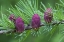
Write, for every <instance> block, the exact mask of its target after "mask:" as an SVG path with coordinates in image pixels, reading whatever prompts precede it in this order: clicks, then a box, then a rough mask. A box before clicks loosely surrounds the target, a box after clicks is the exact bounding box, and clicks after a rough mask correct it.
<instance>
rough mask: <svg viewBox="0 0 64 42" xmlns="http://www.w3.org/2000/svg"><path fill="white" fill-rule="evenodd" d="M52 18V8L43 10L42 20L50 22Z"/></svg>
mask: <svg viewBox="0 0 64 42" xmlns="http://www.w3.org/2000/svg"><path fill="white" fill-rule="evenodd" d="M52 19H53V14H52V9H51V8H47V9H46V11H45V12H44V20H45V22H46V23H51V22H52Z"/></svg>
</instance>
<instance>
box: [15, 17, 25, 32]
mask: <svg viewBox="0 0 64 42" xmlns="http://www.w3.org/2000/svg"><path fill="white" fill-rule="evenodd" d="M15 26H16V31H17V32H19V33H20V32H23V31H24V22H23V20H22V18H20V17H18V18H17V19H16V21H15Z"/></svg>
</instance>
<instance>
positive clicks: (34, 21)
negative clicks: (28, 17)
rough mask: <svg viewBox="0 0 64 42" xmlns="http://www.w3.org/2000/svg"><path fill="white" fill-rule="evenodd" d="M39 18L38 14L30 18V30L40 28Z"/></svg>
mask: <svg viewBox="0 0 64 42" xmlns="http://www.w3.org/2000/svg"><path fill="white" fill-rule="evenodd" d="M40 22H41V21H40V17H39V15H38V14H34V15H33V17H32V24H31V25H32V28H34V29H38V28H39V27H40Z"/></svg>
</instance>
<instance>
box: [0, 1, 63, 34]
mask: <svg viewBox="0 0 64 42" xmlns="http://www.w3.org/2000/svg"><path fill="white" fill-rule="evenodd" d="M60 2H61V3H62V4H58V3H57V4H56V7H54V8H53V7H51V6H49V8H47V7H46V6H45V5H44V4H43V3H42V2H41V4H40V6H38V0H26V1H25V0H23V1H21V0H20V1H19V2H18V3H17V4H16V5H15V8H13V7H12V6H11V8H9V10H6V11H7V12H9V14H8V16H6V15H5V14H3V12H2V7H1V18H0V34H7V33H19V34H22V33H24V32H26V31H27V30H30V31H32V30H34V31H35V32H36V33H37V32H38V31H40V29H41V28H42V31H43V33H44V31H45V32H46V31H47V32H48V33H50V34H51V35H53V33H54V32H55V30H56V29H57V28H58V29H57V30H58V32H60V31H61V30H59V27H60V25H64V14H63V8H61V9H60V6H61V7H63V5H64V4H63V2H62V1H61V0H60ZM41 10H42V11H41ZM63 31H64V30H63ZM63 31H61V32H63Z"/></svg>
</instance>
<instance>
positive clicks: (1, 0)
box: [0, 0, 64, 42]
mask: <svg viewBox="0 0 64 42" xmlns="http://www.w3.org/2000/svg"><path fill="white" fill-rule="evenodd" d="M18 1H19V0H0V12H1V6H2V12H3V13H5V14H8V12H7V11H6V9H8V8H10V7H11V6H10V5H12V6H13V7H14V8H15V4H16V3H17V2H18ZM38 1H39V5H40V2H43V4H44V5H45V6H46V7H49V5H48V3H49V4H50V5H51V6H52V7H55V4H56V3H60V1H59V0H38ZM62 1H63V2H64V0H62ZM59 27H64V25H61V26H59ZM41 28H43V27H41ZM44 28H46V27H44ZM53 28H56V29H55V31H54V30H53V31H54V32H53V31H52V32H53V35H51V33H49V32H47V31H44V32H46V33H44V32H42V33H41V34H40V35H39V36H33V35H32V34H29V32H28V34H29V35H28V36H27V37H23V39H24V38H25V40H24V41H22V42H64V40H63V39H64V37H63V35H62V34H60V33H58V29H57V28H58V26H57V27H56V26H54V27H53ZM60 29H61V28H60ZM40 30H41V29H40ZM41 31H42V30H41ZM41 31H40V32H41ZM15 37H16V35H14V33H12V35H10V34H0V42H19V37H18V38H15ZM60 38H62V39H61V40H62V41H59V39H60ZM50 39H51V40H50Z"/></svg>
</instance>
